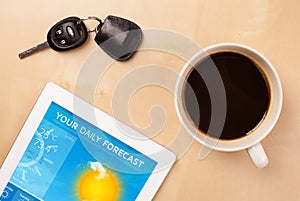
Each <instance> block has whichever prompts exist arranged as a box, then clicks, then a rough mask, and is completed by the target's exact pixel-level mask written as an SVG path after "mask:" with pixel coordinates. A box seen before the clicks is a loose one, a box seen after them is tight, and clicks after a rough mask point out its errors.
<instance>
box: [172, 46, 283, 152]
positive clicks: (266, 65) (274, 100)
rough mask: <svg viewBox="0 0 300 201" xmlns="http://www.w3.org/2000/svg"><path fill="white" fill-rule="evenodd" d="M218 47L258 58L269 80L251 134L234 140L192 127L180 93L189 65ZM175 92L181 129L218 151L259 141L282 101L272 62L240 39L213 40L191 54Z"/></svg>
mask: <svg viewBox="0 0 300 201" xmlns="http://www.w3.org/2000/svg"><path fill="white" fill-rule="evenodd" d="M221 51H233V52H238V53H240V54H243V55H245V56H248V57H249V58H252V59H253V60H255V62H258V63H259V64H260V65H259V66H261V68H262V70H263V71H264V74H265V75H266V76H267V81H268V82H269V83H268V84H269V87H270V104H269V109H268V111H267V113H266V115H265V117H264V118H263V120H262V121H261V123H260V124H259V125H258V126H257V127H256V128H255V129H254V130H253V131H252V132H251V134H248V135H246V136H244V137H242V138H237V139H233V140H221V139H216V138H213V137H210V136H208V135H205V134H204V133H202V132H201V131H199V130H198V129H197V128H195V127H194V125H193V124H192V123H191V121H190V120H189V119H188V117H187V115H186V114H185V112H184V109H183V101H182V96H181V95H182V91H183V82H184V80H185V78H186V76H187V75H188V72H190V70H191V69H192V68H193V67H192V66H193V65H195V64H196V63H197V62H199V61H200V60H201V59H203V58H205V57H207V56H209V55H210V54H212V53H215V52H221ZM174 95H175V96H174V101H175V108H176V113H177V116H178V118H179V120H180V122H181V125H182V126H183V127H184V129H185V130H186V131H187V132H188V133H189V134H190V135H191V136H192V137H193V138H194V139H195V140H196V141H198V142H200V143H201V144H202V145H204V146H206V147H209V148H211V149H215V150H219V151H238V150H242V149H247V148H249V147H251V146H253V145H255V144H258V143H259V142H260V141H261V140H262V139H264V138H265V137H266V136H267V135H268V134H269V133H270V132H271V130H272V129H273V127H274V126H275V124H276V122H277V121H278V119H279V116H280V112H281V108H282V102H283V92H282V86H281V82H280V79H279V76H278V74H277V72H276V70H275V68H274V66H273V65H272V64H271V62H270V61H269V60H268V59H267V58H266V57H265V56H264V55H262V54H261V53H260V52H258V51H257V50H255V49H253V48H251V47H249V46H246V45H243V44H239V43H218V44H214V45H211V46H209V47H206V48H204V49H203V50H201V51H199V52H197V53H196V54H195V55H193V56H192V57H191V58H190V59H189V60H188V61H187V62H186V63H185V65H184V66H183V68H182V70H181V71H180V74H179V77H178V79H177V82H176V86H175V93H174Z"/></svg>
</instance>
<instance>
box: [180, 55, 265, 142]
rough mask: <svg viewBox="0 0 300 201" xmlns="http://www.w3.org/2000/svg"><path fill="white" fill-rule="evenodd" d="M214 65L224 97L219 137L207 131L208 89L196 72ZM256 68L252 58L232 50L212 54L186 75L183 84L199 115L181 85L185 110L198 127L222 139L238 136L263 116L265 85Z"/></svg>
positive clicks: (208, 111) (208, 118) (248, 129)
mask: <svg viewBox="0 0 300 201" xmlns="http://www.w3.org/2000/svg"><path fill="white" fill-rule="evenodd" d="M213 63H214V65H213ZM215 66H216V67H217V69H218V70H219V73H220V76H221V78H222V80H223V84H224V87H225V93H226V99H227V100H226V101H227V112H226V119H225V125H224V129H223V131H222V133H221V136H220V137H219V134H215V133H207V131H208V128H209V125H210V120H211V107H212V106H211V100H210V96H209V91H208V88H207V86H206V84H205V82H204V80H203V78H202V76H201V75H200V73H199V72H203V70H204V71H205V70H206V69H208V68H215ZM259 69H260V68H259V66H258V65H257V64H256V63H255V62H254V61H252V60H251V59H249V58H248V57H246V56H244V55H242V54H239V53H234V52H219V53H214V54H212V55H210V58H209V57H207V58H204V59H203V60H202V61H200V62H199V63H198V64H197V65H196V66H195V68H194V69H193V70H192V71H191V72H190V74H189V75H188V77H187V83H188V84H189V85H190V87H191V89H192V90H193V92H194V93H195V95H196V99H197V102H198V103H196V104H197V107H199V111H200V118H195V117H199V115H197V114H196V115H195V112H196V111H198V110H195V105H193V104H195V103H191V102H190V100H189V98H190V92H189V91H188V88H189V87H187V86H185V87H184V92H183V99H184V103H185V107H186V110H187V113H188V115H189V117H190V118H191V120H192V122H193V123H194V124H195V125H197V126H198V129H200V130H202V131H203V132H204V133H207V134H208V135H210V136H212V137H218V138H220V139H223V140H230V139H236V138H240V137H243V136H245V135H247V133H249V132H250V131H251V130H253V129H254V128H255V127H256V126H257V125H258V124H259V123H260V121H261V120H262V119H263V118H264V115H265V113H266V111H267V110H268V106H269V102H270V95H269V89H268V85H267V83H266V81H265V78H264V75H263V73H262V72H261V71H260V70H259Z"/></svg>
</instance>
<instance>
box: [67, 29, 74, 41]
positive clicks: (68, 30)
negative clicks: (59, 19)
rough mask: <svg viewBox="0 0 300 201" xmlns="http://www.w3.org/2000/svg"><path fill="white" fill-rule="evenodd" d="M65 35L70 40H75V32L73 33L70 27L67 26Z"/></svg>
mask: <svg viewBox="0 0 300 201" xmlns="http://www.w3.org/2000/svg"><path fill="white" fill-rule="evenodd" d="M67 33H68V35H69V37H70V38H71V39H74V38H75V32H74V29H72V27H70V26H67Z"/></svg>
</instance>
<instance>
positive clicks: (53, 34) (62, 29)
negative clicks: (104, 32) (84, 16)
mask: <svg viewBox="0 0 300 201" xmlns="http://www.w3.org/2000/svg"><path fill="white" fill-rule="evenodd" d="M87 38H88V31H87V29H86V26H85V24H84V23H83V22H82V21H81V20H80V18H78V17H68V18H66V19H63V20H61V21H59V22H58V23H56V24H55V25H54V26H53V27H52V28H51V29H50V30H49V32H48V34H47V42H48V44H49V46H50V47H51V48H52V49H54V50H56V51H65V50H70V49H74V48H77V47H79V46H81V45H82V44H83V43H85V41H86V40H87Z"/></svg>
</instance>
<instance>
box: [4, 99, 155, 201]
mask: <svg viewBox="0 0 300 201" xmlns="http://www.w3.org/2000/svg"><path fill="white" fill-rule="evenodd" d="M58 113H59V114H62V115H63V116H65V117H66V118H68V119H69V122H68V123H71V122H76V123H77V124H78V126H77V128H76V129H75V128H74V127H73V128H72V126H70V125H71V124H69V126H68V125H67V124H66V123H62V121H60V120H59V119H58V118H57V117H58V116H57V115H58ZM66 118H64V119H63V120H65V119H66ZM82 127H84V129H81V131H80V128H82ZM87 131H89V132H87ZM100 138H101V140H100ZM105 140H106V141H107V142H109V143H111V144H113V145H114V146H117V147H118V148H120V149H122V150H123V151H124V152H126V153H128V154H130V155H132V156H133V157H134V158H138V159H139V160H141V161H142V162H143V164H136V163H135V164H132V163H131V162H130V161H127V160H124V158H122V157H121V156H118V155H117V154H116V153H113V152H112V151H111V150H109V149H108V148H107V147H106V146H103V142H104V141H105ZM91 162H92V163H93V162H97V163H100V164H102V166H103V167H104V168H105V169H107V170H108V171H110V172H111V173H112V174H113V175H114V176H115V177H116V178H117V181H118V186H119V192H118V199H117V200H122V201H123V200H124V201H130V200H135V199H136V197H137V196H138V194H139V192H140V191H141V189H142V188H143V186H144V185H145V183H146V181H147V180H148V178H149V176H150V174H151V172H152V171H153V170H154V168H155V167H156V165H157V162H156V161H154V160H152V159H150V158H149V157H147V156H145V155H143V154H142V153H140V152H138V151H137V150H135V149H133V148H132V147H130V146H128V145H126V144H125V143H123V142H121V141H120V140H118V139H116V138H115V137H113V136H111V135H110V134H108V133H106V132H104V131H103V130H101V129H99V128H98V127H96V126H94V125H92V124H90V123H88V122H87V121H85V120H83V119H82V118H80V117H78V116H76V115H74V114H73V113H71V112H70V111H68V110H66V109H64V108H63V107H61V106H59V105H58V104H56V103H54V102H52V103H51V105H50V107H49V108H48V110H47V112H46V114H45V116H44V118H43V119H42V121H41V122H40V125H39V127H38V129H37V131H36V132H35V134H34V136H33V138H32V140H31V142H30V144H29V146H28V147H27V149H26V151H25V153H24V155H23V156H22V159H21V161H20V163H19V165H18V167H17V168H16V170H15V171H14V174H13V176H12V177H11V179H10V182H9V183H8V185H7V188H6V189H5V191H4V193H3V194H2V196H1V197H0V200H1V201H2V200H3V201H4V200H13V201H14V200H19V199H20V198H21V197H22V196H23V197H24V196H25V197H26V198H27V199H28V200H30V201H31V200H32V201H35V200H46V201H48V200H49V201H53V200H55V201H59V200H64V201H68V200H70V201H77V200H80V198H79V193H78V184H79V181H80V178H81V177H82V175H83V174H84V173H85V172H86V171H88V170H90V168H91V167H90V164H91Z"/></svg>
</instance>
